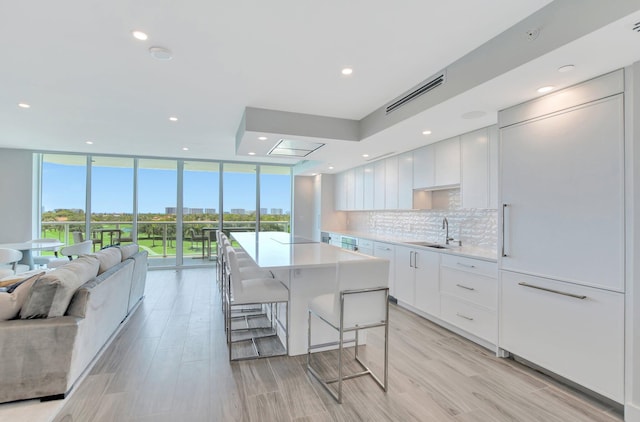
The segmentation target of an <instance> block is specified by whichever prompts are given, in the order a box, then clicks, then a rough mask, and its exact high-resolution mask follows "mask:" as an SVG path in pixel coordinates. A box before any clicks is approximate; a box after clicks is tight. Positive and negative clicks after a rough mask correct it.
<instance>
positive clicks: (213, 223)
mask: <svg viewBox="0 0 640 422" xmlns="http://www.w3.org/2000/svg"><path fill="white" fill-rule="evenodd" d="M182 197H183V200H182V206H183V209H182V219H183V224H182V231H183V233H184V236H183V239H184V240H183V247H182V251H183V252H182V253H183V265H202V264H205V265H210V263H211V262H210V261H211V260H212V259H213V257H214V256H215V251H216V249H215V247H216V245H215V239H216V236H215V230H216V229H218V227H219V218H218V215H219V214H218V211H219V210H218V207H219V203H220V164H218V163H211V162H206V161H185V162H184V170H183V177H182Z"/></svg>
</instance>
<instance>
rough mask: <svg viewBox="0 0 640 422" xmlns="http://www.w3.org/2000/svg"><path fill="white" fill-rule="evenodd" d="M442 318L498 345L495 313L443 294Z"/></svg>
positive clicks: (441, 304) (441, 297)
mask: <svg viewBox="0 0 640 422" xmlns="http://www.w3.org/2000/svg"><path fill="white" fill-rule="evenodd" d="M440 317H441V318H442V319H443V320H445V321H447V322H449V323H451V324H453V325H455V326H456V327H460V328H462V329H463V330H465V331H468V332H469V333H471V334H473V335H475V336H477V337H480V338H482V339H484V340H487V341H489V342H491V343H494V344H495V343H496V334H497V332H498V327H497V323H498V321H497V317H496V313H495V311H491V310H488V309H486V308H483V307H480V306H476V305H473V304H472V303H469V302H466V301H464V300H461V299H459V298H457V297H454V296H450V295H448V294H446V293H443V294H442V295H441V296H440Z"/></svg>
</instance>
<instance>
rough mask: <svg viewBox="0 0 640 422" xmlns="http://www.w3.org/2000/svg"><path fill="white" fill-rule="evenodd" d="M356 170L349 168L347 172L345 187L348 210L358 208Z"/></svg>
mask: <svg viewBox="0 0 640 422" xmlns="http://www.w3.org/2000/svg"><path fill="white" fill-rule="evenodd" d="M354 174H355V170H354V169H351V170H347V171H346V172H345V182H344V184H345V188H346V196H347V208H346V209H347V211H351V210H354V209H356V201H355V200H356V193H355V177H354Z"/></svg>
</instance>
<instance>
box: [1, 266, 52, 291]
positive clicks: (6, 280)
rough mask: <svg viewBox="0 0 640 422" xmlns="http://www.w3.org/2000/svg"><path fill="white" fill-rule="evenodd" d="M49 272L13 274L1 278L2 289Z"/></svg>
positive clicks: (34, 271) (38, 271)
mask: <svg viewBox="0 0 640 422" xmlns="http://www.w3.org/2000/svg"><path fill="white" fill-rule="evenodd" d="M46 271H49V270H41V269H40V270H31V271H27V272H24V273H20V274H11V275H8V276H5V277H2V278H0V287H7V286H11V285H12V284H16V283H17V282H18V281H22V280H26V279H27V278H29V277H31V276H32V275H35V274H38V275H40V274H42V273H44V272H46Z"/></svg>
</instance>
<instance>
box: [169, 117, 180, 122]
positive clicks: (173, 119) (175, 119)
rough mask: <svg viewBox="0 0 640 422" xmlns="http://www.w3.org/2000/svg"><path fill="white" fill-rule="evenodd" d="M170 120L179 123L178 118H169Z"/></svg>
mask: <svg viewBox="0 0 640 422" xmlns="http://www.w3.org/2000/svg"><path fill="white" fill-rule="evenodd" d="M169 120H171V121H172V122H177V121H178V118H177V117H176V116H171V117H169Z"/></svg>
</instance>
